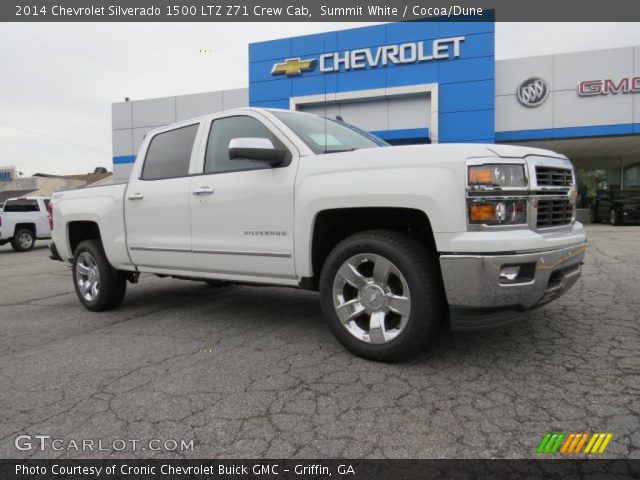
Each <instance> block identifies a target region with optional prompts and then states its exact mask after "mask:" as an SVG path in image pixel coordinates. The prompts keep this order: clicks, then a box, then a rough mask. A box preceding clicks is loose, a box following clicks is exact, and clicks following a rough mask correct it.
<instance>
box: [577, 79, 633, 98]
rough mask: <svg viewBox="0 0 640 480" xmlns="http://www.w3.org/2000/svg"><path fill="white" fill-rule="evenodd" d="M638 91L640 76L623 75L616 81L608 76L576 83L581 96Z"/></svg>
mask: <svg viewBox="0 0 640 480" xmlns="http://www.w3.org/2000/svg"><path fill="white" fill-rule="evenodd" d="M638 92H640V77H625V78H622V79H620V80H618V81H615V80H612V79H610V78H607V79H604V80H586V81H583V82H580V83H579V84H578V95H580V96H581V97H589V96H592V95H609V94H610V93H612V94H616V93H638Z"/></svg>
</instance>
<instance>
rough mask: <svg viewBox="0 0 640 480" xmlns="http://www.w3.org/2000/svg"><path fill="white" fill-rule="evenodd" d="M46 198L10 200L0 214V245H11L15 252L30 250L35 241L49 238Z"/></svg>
mask: <svg viewBox="0 0 640 480" xmlns="http://www.w3.org/2000/svg"><path fill="white" fill-rule="evenodd" d="M50 201H51V200H50V199H49V198H48V197H20V198H10V199H8V200H7V201H6V202H5V204H4V208H3V209H2V211H1V212H0V245H5V244H7V243H11V246H12V247H13V249H14V250H15V251H16V252H26V251H28V250H31V249H32V248H33V247H34V246H35V244H36V240H47V239H50V238H51V225H50V219H51V215H50V213H49V205H50V204H49V202H50Z"/></svg>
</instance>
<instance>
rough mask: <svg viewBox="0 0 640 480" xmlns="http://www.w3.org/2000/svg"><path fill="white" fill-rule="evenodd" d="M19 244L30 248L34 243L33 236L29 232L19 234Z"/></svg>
mask: <svg viewBox="0 0 640 480" xmlns="http://www.w3.org/2000/svg"><path fill="white" fill-rule="evenodd" d="M18 245H20V248H23V249H25V250H28V249H30V248H31V245H33V237H32V236H31V235H30V234H29V232H22V233H21V234H20V235H18Z"/></svg>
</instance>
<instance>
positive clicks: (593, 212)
mask: <svg viewBox="0 0 640 480" xmlns="http://www.w3.org/2000/svg"><path fill="white" fill-rule="evenodd" d="M590 220H591V223H598V222H599V221H600V219H599V218H598V214H597V213H596V209H595V208H592V209H591V215H590Z"/></svg>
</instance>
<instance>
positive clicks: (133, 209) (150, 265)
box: [124, 123, 200, 270]
mask: <svg viewBox="0 0 640 480" xmlns="http://www.w3.org/2000/svg"><path fill="white" fill-rule="evenodd" d="M199 128H200V123H193V124H187V125H181V126H180V127H176V128H173V129H171V130H165V131H161V132H159V133H156V134H154V135H153V137H151V138H150V140H149V143H148V146H147V148H146V151H145V152H144V153H143V155H144V159H141V160H142V161H136V164H135V166H134V170H133V171H132V175H131V180H130V181H129V184H128V186H127V190H126V194H125V198H124V212H125V223H126V235H127V247H128V248H129V254H130V256H131V260H132V261H133V263H134V264H135V265H136V266H138V267H143V268H146V269H147V270H153V269H161V270H162V269H172V270H191V269H192V268H193V255H192V253H191V226H190V224H189V198H190V193H189V184H190V182H191V178H190V177H189V169H190V166H191V162H192V158H194V157H195V156H196V155H197V153H196V152H195V151H194V144H195V139H196V137H197V134H198V129H199Z"/></svg>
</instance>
